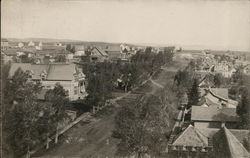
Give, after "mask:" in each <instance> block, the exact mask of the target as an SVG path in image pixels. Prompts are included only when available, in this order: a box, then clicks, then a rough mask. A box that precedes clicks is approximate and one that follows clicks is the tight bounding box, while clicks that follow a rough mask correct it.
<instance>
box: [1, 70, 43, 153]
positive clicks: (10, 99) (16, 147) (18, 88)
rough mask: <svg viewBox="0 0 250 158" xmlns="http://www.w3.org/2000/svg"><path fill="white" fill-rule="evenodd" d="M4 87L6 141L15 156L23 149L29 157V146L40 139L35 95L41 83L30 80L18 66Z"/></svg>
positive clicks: (38, 107)
mask: <svg viewBox="0 0 250 158" xmlns="http://www.w3.org/2000/svg"><path fill="white" fill-rule="evenodd" d="M6 88H7V90H6V91H5V94H4V96H5V98H4V102H5V106H8V108H5V115H4V119H3V128H4V131H5V132H6V137H7V143H8V144H9V146H10V147H11V148H12V150H13V151H14V156H15V157H20V155H22V154H24V153H23V152H25V151H27V156H28V157H29V151H30V149H31V147H32V146H34V144H35V143H36V142H37V141H39V140H40V136H39V135H38V134H37V130H36V129H37V128H36V127H37V120H38V119H39V113H40V112H41V107H40V106H39V104H38V102H37V101H36V97H37V94H38V93H39V92H40V90H41V85H40V84H39V83H33V82H30V81H29V79H28V74H27V73H25V72H24V71H22V70H21V69H20V68H19V69H18V70H17V71H16V72H15V73H14V75H13V77H12V79H11V80H9V81H8V82H7V86H6Z"/></svg>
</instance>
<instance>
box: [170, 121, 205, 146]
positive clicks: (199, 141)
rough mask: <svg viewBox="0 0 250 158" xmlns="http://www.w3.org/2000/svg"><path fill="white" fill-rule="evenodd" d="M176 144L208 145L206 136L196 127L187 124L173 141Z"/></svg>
mask: <svg viewBox="0 0 250 158" xmlns="http://www.w3.org/2000/svg"><path fill="white" fill-rule="evenodd" d="M173 145H177V146H184V145H185V146H200V147H206V146H208V138H207V137H206V136H204V135H203V134H202V133H201V132H200V131H199V130H198V129H197V128H195V127H193V126H192V125H189V126H188V127H187V128H186V129H185V130H184V131H183V132H182V133H181V134H180V135H179V137H178V138H177V139H176V140H175V141H174V142H173Z"/></svg>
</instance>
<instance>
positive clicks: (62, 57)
mask: <svg viewBox="0 0 250 158" xmlns="http://www.w3.org/2000/svg"><path fill="white" fill-rule="evenodd" d="M55 61H56V62H66V56H65V55H57V56H56V57H55Z"/></svg>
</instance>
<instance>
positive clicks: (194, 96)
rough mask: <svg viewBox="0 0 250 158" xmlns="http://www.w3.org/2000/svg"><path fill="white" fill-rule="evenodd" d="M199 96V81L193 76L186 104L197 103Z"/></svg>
mask: <svg viewBox="0 0 250 158" xmlns="http://www.w3.org/2000/svg"><path fill="white" fill-rule="evenodd" d="M199 98H200V92H199V81H198V79H197V78H194V80H193V84H192V87H191V88H190V89H189V92H188V105H189V106H192V105H197V104H198V102H199Z"/></svg>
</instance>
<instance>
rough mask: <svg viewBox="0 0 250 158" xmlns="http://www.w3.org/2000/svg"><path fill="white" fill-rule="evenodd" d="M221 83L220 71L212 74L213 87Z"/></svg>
mask: <svg viewBox="0 0 250 158" xmlns="http://www.w3.org/2000/svg"><path fill="white" fill-rule="evenodd" d="M222 84H223V76H222V74H220V73H217V74H215V75H214V85H215V87H218V88H219V87H220V86H221V85H222Z"/></svg>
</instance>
